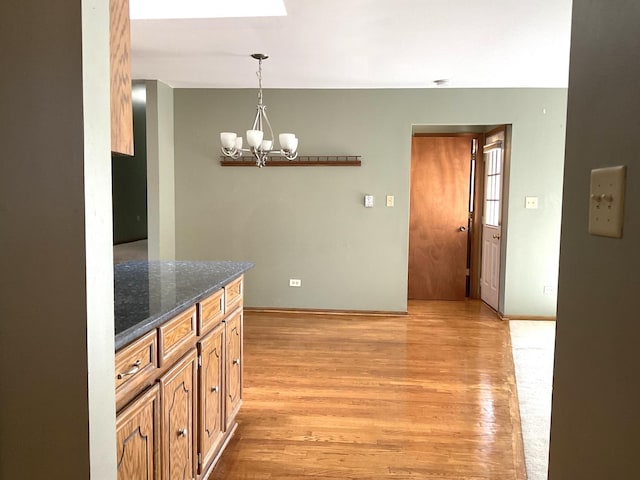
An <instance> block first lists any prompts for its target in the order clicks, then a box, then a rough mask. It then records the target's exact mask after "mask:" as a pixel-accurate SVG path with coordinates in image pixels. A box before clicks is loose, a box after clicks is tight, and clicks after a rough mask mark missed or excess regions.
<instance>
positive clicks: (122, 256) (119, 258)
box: [113, 239, 147, 264]
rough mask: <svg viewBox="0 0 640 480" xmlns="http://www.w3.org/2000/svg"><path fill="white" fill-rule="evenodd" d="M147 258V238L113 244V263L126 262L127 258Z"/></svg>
mask: <svg viewBox="0 0 640 480" xmlns="http://www.w3.org/2000/svg"><path fill="white" fill-rule="evenodd" d="M146 259H147V240H146V239H145V240H138V241H137V242H129V243H121V244H120V245H114V246H113V263H114V264H115V263H122V262H128V261H129V260H146Z"/></svg>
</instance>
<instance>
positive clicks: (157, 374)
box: [116, 277, 243, 480]
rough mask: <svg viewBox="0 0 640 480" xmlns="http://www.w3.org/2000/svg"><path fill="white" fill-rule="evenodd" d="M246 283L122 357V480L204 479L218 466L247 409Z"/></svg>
mask: <svg viewBox="0 0 640 480" xmlns="http://www.w3.org/2000/svg"><path fill="white" fill-rule="evenodd" d="M242 282H243V278H242V277H240V278H238V279H236V280H234V281H233V282H230V284H229V286H230V288H229V293H230V295H227V293H228V288H227V287H224V288H222V289H220V290H218V291H216V292H214V293H212V294H211V295H210V296H209V297H207V298H205V299H203V300H202V301H200V302H199V303H198V304H196V305H193V306H191V307H189V308H187V309H185V310H184V311H183V312H182V313H179V314H177V315H176V316H175V317H173V318H172V319H170V320H168V321H166V322H164V323H163V324H162V325H160V326H159V327H158V328H157V329H156V330H154V331H152V332H149V333H147V334H145V335H143V336H142V337H140V338H139V339H137V340H135V341H134V342H132V343H131V344H129V345H127V346H125V347H123V348H122V349H120V350H119V351H118V352H116V366H117V368H116V385H117V388H116V408H117V409H118V417H117V429H118V452H119V457H118V480H130V479H135V480H151V479H154V480H160V479H161V480H185V479H187V480H192V479H196V478H197V479H199V480H204V479H205V478H206V476H207V474H209V472H210V471H211V470H212V469H213V467H214V465H215V462H216V461H217V458H219V456H220V455H221V453H222V451H223V450H224V447H225V446H226V444H227V443H228V441H229V439H230V438H231V435H233V432H234V431H235V429H236V427H237V424H236V422H235V417H236V414H237V413H238V410H239V409H240V405H241V404H242V380H243V379H242V355H243V352H242V320H243V317H242V285H243V283H242ZM229 297H230V301H228V300H229ZM228 305H229V306H231V307H232V309H228V308H227V306H228ZM196 330H197V332H196ZM145 389H146V390H145ZM136 395H137V396H136Z"/></svg>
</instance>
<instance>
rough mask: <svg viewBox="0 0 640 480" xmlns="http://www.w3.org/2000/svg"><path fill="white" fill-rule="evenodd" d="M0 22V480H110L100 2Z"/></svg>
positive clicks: (104, 41) (105, 63)
mask: <svg viewBox="0 0 640 480" xmlns="http://www.w3.org/2000/svg"><path fill="white" fill-rule="evenodd" d="M0 18H3V19H5V22H4V25H3V27H2V28H0V43H1V44H2V45H3V49H2V51H1V52H0V59H1V64H2V66H3V72H4V74H3V76H2V80H0V81H1V82H2V83H1V84H2V88H1V89H0V91H1V92H2V93H1V94H0V95H1V98H0V104H1V105H2V108H0V124H1V125H2V149H3V150H2V161H0V378H2V384H1V385H0V478H2V479H3V480H4V479H6V480H9V479H36V478H37V479H42V478H59V479H65V480H87V479H89V478H90V479H92V480H103V479H104V480H111V479H114V478H116V448H115V447H116V443H115V442H116V434H115V390H114V381H113V379H114V337H113V331H114V323H113V244H112V224H111V221H112V220H111V155H110V129H109V126H110V121H109V115H110V112H109V5H108V2H104V1H101V0H82V1H77V2H41V1H36V0H24V1H21V2H0Z"/></svg>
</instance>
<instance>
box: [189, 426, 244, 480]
mask: <svg viewBox="0 0 640 480" xmlns="http://www.w3.org/2000/svg"><path fill="white" fill-rule="evenodd" d="M237 429H238V423H237V422H236V423H234V424H233V426H232V427H231V429H230V430H228V431H227V436H226V438H225V439H224V441H223V442H222V444H221V445H220V448H219V449H218V453H216V456H215V457H213V460H211V464H210V465H209V466H208V467H206V469H204V470H203V471H204V473H203V474H202V475H200V476H199V477H198V480H204V479H206V478H209V475H211V472H213V469H214V468H216V464H217V463H218V460H220V457H221V456H222V454H223V453H224V451H225V449H226V448H227V445H228V444H229V442H230V441H231V438H232V437H233V434H234V433H236V430H237Z"/></svg>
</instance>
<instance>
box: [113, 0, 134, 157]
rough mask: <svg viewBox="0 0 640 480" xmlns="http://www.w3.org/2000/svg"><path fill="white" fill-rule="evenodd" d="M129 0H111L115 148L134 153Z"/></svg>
mask: <svg viewBox="0 0 640 480" xmlns="http://www.w3.org/2000/svg"><path fill="white" fill-rule="evenodd" d="M130 24H131V22H130V20H129V0H109V39H110V41H109V43H110V63H111V151H112V152H116V153H122V154H126V155H133V104H132V100H131V26H130Z"/></svg>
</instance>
